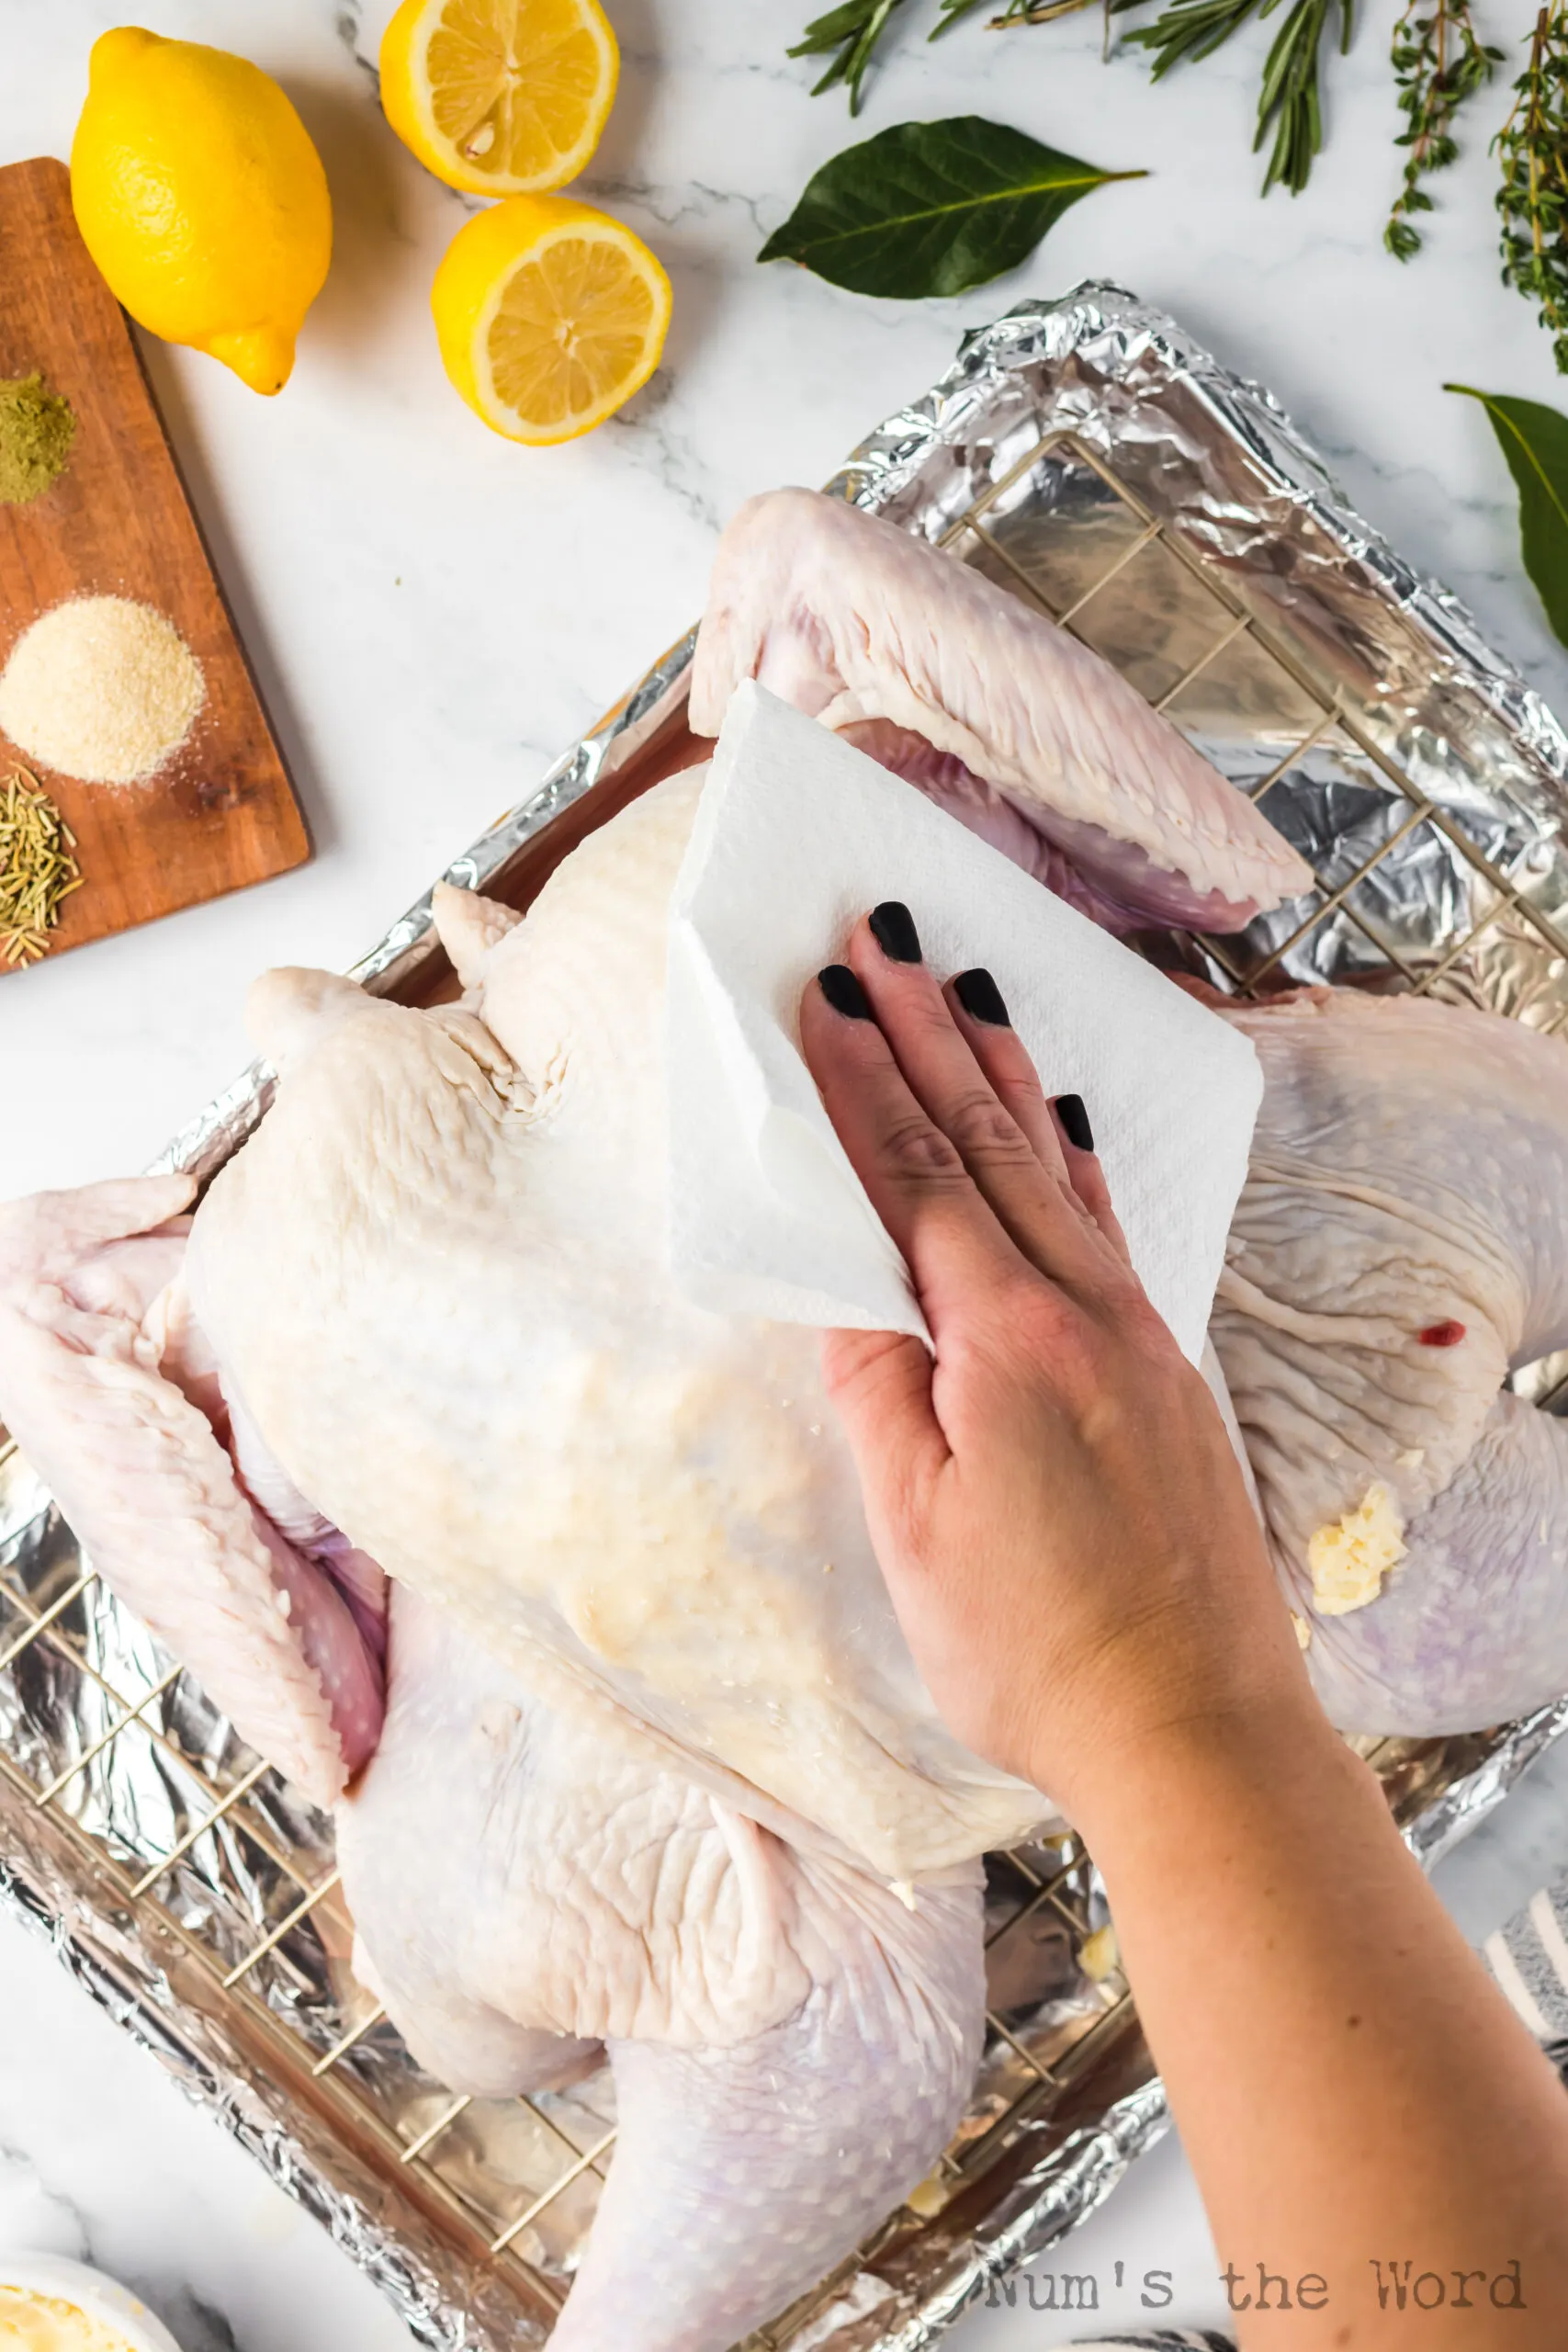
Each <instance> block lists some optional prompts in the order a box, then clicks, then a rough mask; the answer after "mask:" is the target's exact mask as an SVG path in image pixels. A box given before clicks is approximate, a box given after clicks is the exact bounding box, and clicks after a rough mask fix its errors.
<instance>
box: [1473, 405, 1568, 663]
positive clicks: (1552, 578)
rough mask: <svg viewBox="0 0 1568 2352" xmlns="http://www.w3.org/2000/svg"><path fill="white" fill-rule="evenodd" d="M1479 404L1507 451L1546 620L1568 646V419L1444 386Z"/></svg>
mask: <svg viewBox="0 0 1568 2352" xmlns="http://www.w3.org/2000/svg"><path fill="white" fill-rule="evenodd" d="M1443 390H1444V391H1445V392H1463V393H1464V395H1465V397H1466V398H1467V399H1469V400H1472V401H1480V402H1481V404H1482V406H1483V408H1484V410H1485V411H1486V413H1487V415H1488V416H1489V417H1490V418H1491V419H1492V430H1493V431H1494V432H1495V434H1496V435H1497V438H1498V440H1499V441H1500V442H1501V443H1502V445H1503V455H1504V457H1505V458H1506V459H1507V461H1508V470H1509V472H1510V473H1511V474H1512V475H1513V477H1514V480H1515V481H1516V482H1517V485H1518V492H1519V547H1520V551H1521V553H1522V554H1523V556H1524V560H1525V570H1526V571H1528V572H1529V576H1530V578H1531V579H1532V580H1533V581H1534V582H1535V584H1536V588H1537V590H1538V592H1539V594H1540V601H1541V603H1542V604H1543V605H1545V606H1546V617H1547V619H1548V620H1549V621H1550V622H1551V626H1552V628H1553V630H1554V632H1555V633H1556V635H1557V636H1558V637H1559V638H1561V639H1562V642H1563V644H1564V645H1568V416H1564V415H1563V414H1562V411H1561V410H1559V409H1555V408H1548V407H1547V405H1546V403H1545V402H1544V401H1516V400H1509V399H1507V398H1506V396H1505V395H1504V394H1503V393H1501V392H1478V391H1477V390H1476V389H1475V387H1474V385H1473V384H1445V385H1444V386H1443Z"/></svg>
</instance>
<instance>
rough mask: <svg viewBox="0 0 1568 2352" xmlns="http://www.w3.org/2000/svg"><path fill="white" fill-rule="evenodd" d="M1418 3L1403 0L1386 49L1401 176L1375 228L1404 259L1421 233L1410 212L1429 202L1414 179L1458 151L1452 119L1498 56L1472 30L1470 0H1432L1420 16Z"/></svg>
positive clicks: (1437, 169) (1418, 243) (1414, 250)
mask: <svg viewBox="0 0 1568 2352" xmlns="http://www.w3.org/2000/svg"><path fill="white" fill-rule="evenodd" d="M1420 6H1421V0H1406V5H1405V9H1404V15H1403V16H1402V17H1400V19H1399V21H1398V23H1397V24H1396V25H1395V26H1394V28H1393V48H1392V50H1391V51H1390V52H1389V54H1390V60H1391V62H1392V63H1393V80H1394V86H1395V88H1396V89H1397V90H1398V92H1399V108H1400V112H1401V113H1402V114H1403V115H1404V120H1405V128H1404V130H1403V131H1402V132H1401V133H1400V135H1399V137H1398V139H1397V140H1396V141H1394V144H1395V146H1398V147H1403V148H1404V150H1405V156H1404V177H1403V179H1402V181H1401V184H1400V190H1399V194H1398V195H1397V196H1396V197H1395V198H1394V200H1393V210H1392V211H1391V212H1390V214H1389V216H1388V226H1387V227H1386V228H1385V229H1384V231H1383V232H1382V241H1383V243H1384V244H1385V245H1386V246H1387V248H1388V250H1389V252H1390V253H1391V254H1393V257H1394V259H1395V260H1396V261H1409V260H1410V259H1411V257H1412V255H1413V254H1418V253H1419V252H1420V250H1421V232H1420V231H1419V230H1418V229H1417V228H1416V224H1415V222H1414V220H1412V218H1411V215H1412V214H1413V213H1416V212H1430V211H1431V209H1432V199H1431V197H1430V196H1429V195H1428V193H1427V190H1426V189H1425V188H1424V187H1422V186H1421V182H1422V181H1423V180H1424V179H1426V178H1427V177H1428V176H1429V175H1431V174H1432V173H1433V172H1441V171H1446V170H1447V168H1448V166H1449V165H1450V164H1451V163H1452V162H1453V161H1454V159H1455V158H1456V156H1457V155H1458V153H1459V144H1458V141H1456V140H1455V138H1454V136H1453V129H1452V126H1453V121H1454V118H1455V116H1456V115H1457V114H1458V112H1459V110H1460V108H1461V106H1463V104H1464V102H1465V100H1466V99H1467V98H1471V97H1473V96H1474V95H1475V93H1476V91H1477V90H1479V89H1481V88H1482V87H1483V85H1484V84H1485V83H1487V82H1489V81H1490V80H1491V78H1492V73H1493V69H1494V67H1495V66H1498V65H1500V64H1501V63H1502V62H1503V52H1502V51H1501V50H1500V49H1493V48H1491V47H1490V46H1489V45H1488V44H1487V43H1485V42H1483V41H1482V40H1480V38H1479V37H1478V35H1477V33H1476V30H1475V27H1474V25H1473V24H1472V21H1471V14H1470V0H1437V5H1436V6H1435V7H1432V8H1431V9H1430V12H1429V14H1427V16H1424V17H1423V16H1418V15H1417V14H1416V11H1417V9H1418V8H1419V7H1420Z"/></svg>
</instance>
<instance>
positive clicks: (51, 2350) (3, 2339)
mask: <svg viewBox="0 0 1568 2352" xmlns="http://www.w3.org/2000/svg"><path fill="white" fill-rule="evenodd" d="M0 2346H5V2352H130V2346H128V2344H127V2343H126V2340H125V2338H124V2336H123V2335H120V2334H119V2333H118V2330H116V2329H111V2328H107V2327H106V2326H105V2325H104V2324H103V2322H102V2320H98V2319H94V2318H93V2317H92V2315H91V2313H90V2312H85V2311H82V2310H81V2309H80V2308H79V2307H78V2306H77V2305H76V2304H75V2303H68V2302H65V2301H62V2299H61V2297H60V2296H58V2295H35V2294H34V2293H33V2292H32V2291H31V2290H30V2289H28V2288H27V2287H5V2286H0Z"/></svg>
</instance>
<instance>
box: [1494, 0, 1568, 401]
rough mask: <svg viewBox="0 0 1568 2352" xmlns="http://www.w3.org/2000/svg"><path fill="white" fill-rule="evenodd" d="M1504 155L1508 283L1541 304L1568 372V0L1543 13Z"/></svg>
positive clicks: (1506, 131) (1501, 144)
mask: <svg viewBox="0 0 1568 2352" xmlns="http://www.w3.org/2000/svg"><path fill="white" fill-rule="evenodd" d="M1495 146H1496V152H1497V153H1498V154H1499V155H1500V156H1501V158H1502V163H1503V185H1502V187H1500V188H1499V189H1498V191H1497V209H1498V211H1499V212H1500V213H1501V215H1502V217H1503V283H1504V284H1505V285H1506V286H1517V288H1518V290H1519V292H1520V293H1521V294H1523V295H1525V296H1526V297H1527V298H1528V299H1529V300H1531V301H1533V302H1534V303H1535V304H1536V306H1537V308H1538V309H1539V311H1540V322H1541V324H1542V326H1544V327H1545V328H1546V329H1547V330H1548V332H1549V333H1550V334H1551V354H1552V357H1553V358H1554V359H1555V360H1556V362H1557V367H1558V372H1559V373H1560V374H1562V375H1565V376H1568V0H1549V5H1548V6H1546V7H1544V8H1542V10H1541V12H1540V15H1539V17H1537V18H1536V20H1535V32H1534V35H1533V37H1532V39H1531V41H1530V56H1529V65H1528V66H1527V67H1526V69H1525V71H1524V73H1523V74H1520V76H1519V78H1518V80H1517V82H1516V83H1515V85H1514V110H1513V112H1512V114H1510V115H1509V117H1508V119H1507V121H1506V123H1505V124H1504V126H1503V128H1502V130H1500V131H1499V132H1498V134H1497V138H1496V141H1495Z"/></svg>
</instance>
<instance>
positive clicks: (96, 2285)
mask: <svg viewBox="0 0 1568 2352" xmlns="http://www.w3.org/2000/svg"><path fill="white" fill-rule="evenodd" d="M0 2287H20V2288H22V2289H23V2290H25V2291H26V2292H28V2294H33V2295H50V2296H53V2297H54V2298H56V2300H58V2301H60V2302H62V2303H74V2304H75V2306H76V2308H77V2310H78V2311H79V2312H85V2313H86V2314H87V2317H88V2318H89V2319H96V2321H97V2322H98V2324H99V2325H100V2326H102V2327H106V2328H107V2329H108V2330H109V2332H110V2334H111V2335H118V2336H119V2338H120V2339H121V2341H122V2342H123V2343H124V2344H125V2345H126V2346H127V2347H128V2352H180V2347H179V2346H178V2345H177V2344H176V2343H175V2339H174V2337H173V2336H172V2335H170V2334H169V2331H168V2329H167V2328H166V2327H165V2326H164V2323H163V2321H162V2320H161V2319H155V2318H154V2317H153V2315H152V2312H150V2311H149V2310H148V2308H147V2306H146V2304H145V2303H143V2302H141V2301H138V2300H137V2298H136V2296H134V2295H133V2294H132V2293H131V2291H130V2288H129V2287H122V2286H121V2285H120V2284H119V2281H118V2279H117V2278H105V2276H104V2274H103V2272H102V2271H101V2270H90V2269H89V2268H88V2267H87V2265H86V2264H85V2262H67V2261H66V2260H65V2258H64V2256H62V2255H58V2254H7V2253H6V2251H5V2250H4V2248H0Z"/></svg>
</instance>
